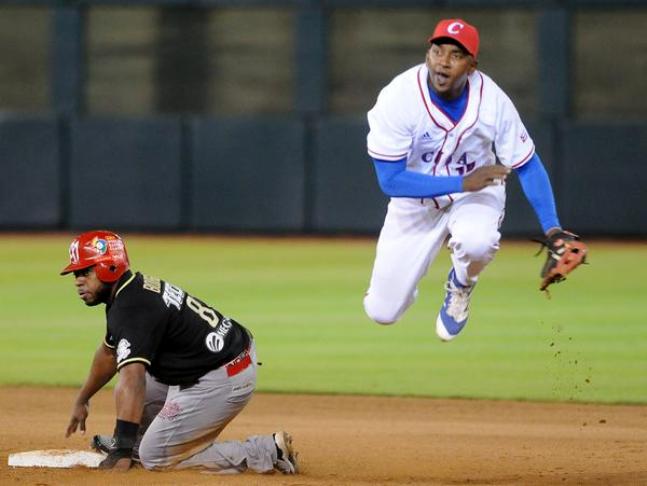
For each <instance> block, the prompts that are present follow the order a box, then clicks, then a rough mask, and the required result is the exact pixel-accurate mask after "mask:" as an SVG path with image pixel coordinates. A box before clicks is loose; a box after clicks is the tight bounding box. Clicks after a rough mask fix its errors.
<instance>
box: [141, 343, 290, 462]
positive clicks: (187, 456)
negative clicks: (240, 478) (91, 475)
mask: <svg viewBox="0 0 647 486" xmlns="http://www.w3.org/2000/svg"><path fill="white" fill-rule="evenodd" d="M250 355H251V358H252V363H251V364H250V365H249V366H247V368H246V369H244V370H243V371H241V372H239V373H238V374H236V375H234V376H228V374H227V370H226V368H225V366H221V367H220V368H218V369H216V370H213V371H210V372H208V373H207V374H205V375H204V376H202V377H201V378H200V381H199V382H198V383H197V384H195V385H193V386H191V387H188V388H184V387H179V386H167V385H164V384H161V383H159V382H158V381H156V380H155V379H154V378H152V377H151V376H150V375H147V380H146V402H145V405H144V415H143V417H142V422H141V427H140V440H141V442H140V444H139V447H138V449H139V459H140V461H141V463H142V465H143V466H144V467H145V468H146V469H162V468H175V469H186V468H206V469H211V470H215V471H219V472H222V473H237V472H243V471H245V470H246V469H248V468H249V469H252V470H253V471H256V472H259V473H264V472H269V471H272V470H273V469H274V464H275V463H276V460H277V452H276V446H275V443H274V439H273V437H272V435H260V436H252V437H249V438H248V439H247V440H245V441H243V442H239V441H229V442H215V440H216V438H217V437H218V435H219V434H220V432H222V430H223V429H224V428H225V427H226V426H227V424H228V423H229V422H230V421H231V420H232V419H233V418H234V417H235V416H236V415H238V413H239V412H240V411H241V410H242V409H243V408H244V407H245V405H247V403H248V402H249V400H250V399H251V397H252V394H253V392H254V389H255V388H256V350H255V347H254V343H253V342H252V344H251V349H250ZM136 448H137V446H136Z"/></svg>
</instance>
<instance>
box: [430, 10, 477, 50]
mask: <svg viewBox="0 0 647 486" xmlns="http://www.w3.org/2000/svg"><path fill="white" fill-rule="evenodd" d="M442 38H448V39H454V40H455V41H456V42H458V43H459V44H460V45H461V46H463V47H464V48H465V50H466V51H467V52H469V53H470V54H471V55H472V56H473V57H474V59H476V56H478V53H479V31H478V30H476V27H474V26H473V25H470V24H468V23H467V22H465V21H464V20H463V19H444V20H441V21H440V22H438V25H436V28H435V29H434V33H433V34H432V35H431V37H429V39H428V41H429V43H430V44H431V43H432V42H434V41H435V40H438V39H442Z"/></svg>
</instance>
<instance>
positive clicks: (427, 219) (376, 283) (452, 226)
mask: <svg viewBox="0 0 647 486" xmlns="http://www.w3.org/2000/svg"><path fill="white" fill-rule="evenodd" d="M504 209H505V186H492V187H488V188H486V189H483V190H481V191H478V192H473V193H464V194H462V195H461V196H460V198H459V199H458V200H456V201H454V202H453V203H452V204H451V205H450V206H448V207H446V208H443V209H436V208H435V205H434V203H433V201H432V200H430V199H425V200H423V201H422V202H421V200H420V199H410V198H392V199H391V202H390V203H389V206H388V210H387V214H386V218H385V221H384V226H383V227H382V231H381V232H380V237H379V240H378V242H377V250H376V256H375V263H374V265H373V273H372V276H371V281H370V285H369V288H368V291H367V292H366V296H365V297H364V309H365V311H366V314H367V315H368V316H369V317H370V318H371V319H372V320H374V321H375V322H377V323H379V324H393V323H394V322H396V321H397V320H398V319H399V318H400V317H401V316H402V315H403V314H404V312H405V311H406V310H407V309H408V308H409V306H410V305H411V304H413V302H414V301H415V299H416V296H417V294H418V290H417V287H418V282H419V281H420V279H421V278H422V277H424V276H425V274H426V273H427V270H428V268H429V266H430V265H431V263H432V262H433V261H434V259H435V258H436V256H437V255H438V252H439V251H440V248H441V246H442V245H443V243H444V241H445V239H446V238H447V236H448V235H450V238H449V242H448V247H449V249H450V250H451V259H452V263H453V265H454V270H455V272H456V276H457V278H458V280H459V282H461V283H463V284H470V285H471V284H474V283H476V281H477V279H478V276H479V274H480V273H481V272H482V271H483V269H484V268H485V267H486V265H487V264H488V263H489V262H490V261H492V259H493V258H494V255H495V254H496V251H497V250H498V249H499V240H500V238H501V234H500V233H499V226H500V224H501V222H502V220H503V214H504Z"/></svg>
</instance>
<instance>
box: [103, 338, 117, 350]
mask: <svg viewBox="0 0 647 486" xmlns="http://www.w3.org/2000/svg"><path fill="white" fill-rule="evenodd" d="M103 345H104V346H105V347H106V348H110V349H115V346H112V345H111V344H108V341H106V340H105V339H104V340H103Z"/></svg>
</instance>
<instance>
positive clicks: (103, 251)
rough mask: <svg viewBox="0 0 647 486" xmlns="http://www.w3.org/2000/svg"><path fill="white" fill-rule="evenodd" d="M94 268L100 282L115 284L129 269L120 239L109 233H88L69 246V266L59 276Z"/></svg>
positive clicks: (124, 249) (126, 255) (75, 239)
mask: <svg viewBox="0 0 647 486" xmlns="http://www.w3.org/2000/svg"><path fill="white" fill-rule="evenodd" d="M92 266H94V267H95V272H96V274H97V277H98V278H99V280H101V281H102V282H108V283H111V282H116V281H117V280H119V277H121V276H122V275H123V274H124V273H125V272H126V270H128V268H129V263H128V254H127V253H126V245H125V244H124V242H123V240H122V239H121V237H120V236H119V235H117V234H115V233H113V232H111V231H88V232H87V233H83V234H81V235H79V236H77V237H76V238H74V240H73V241H72V243H71V244H70V264H69V265H68V266H67V267H65V268H64V269H63V271H62V272H61V275H67V274H68V273H70V272H75V271H76V270H83V269H84V268H88V267H92Z"/></svg>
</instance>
